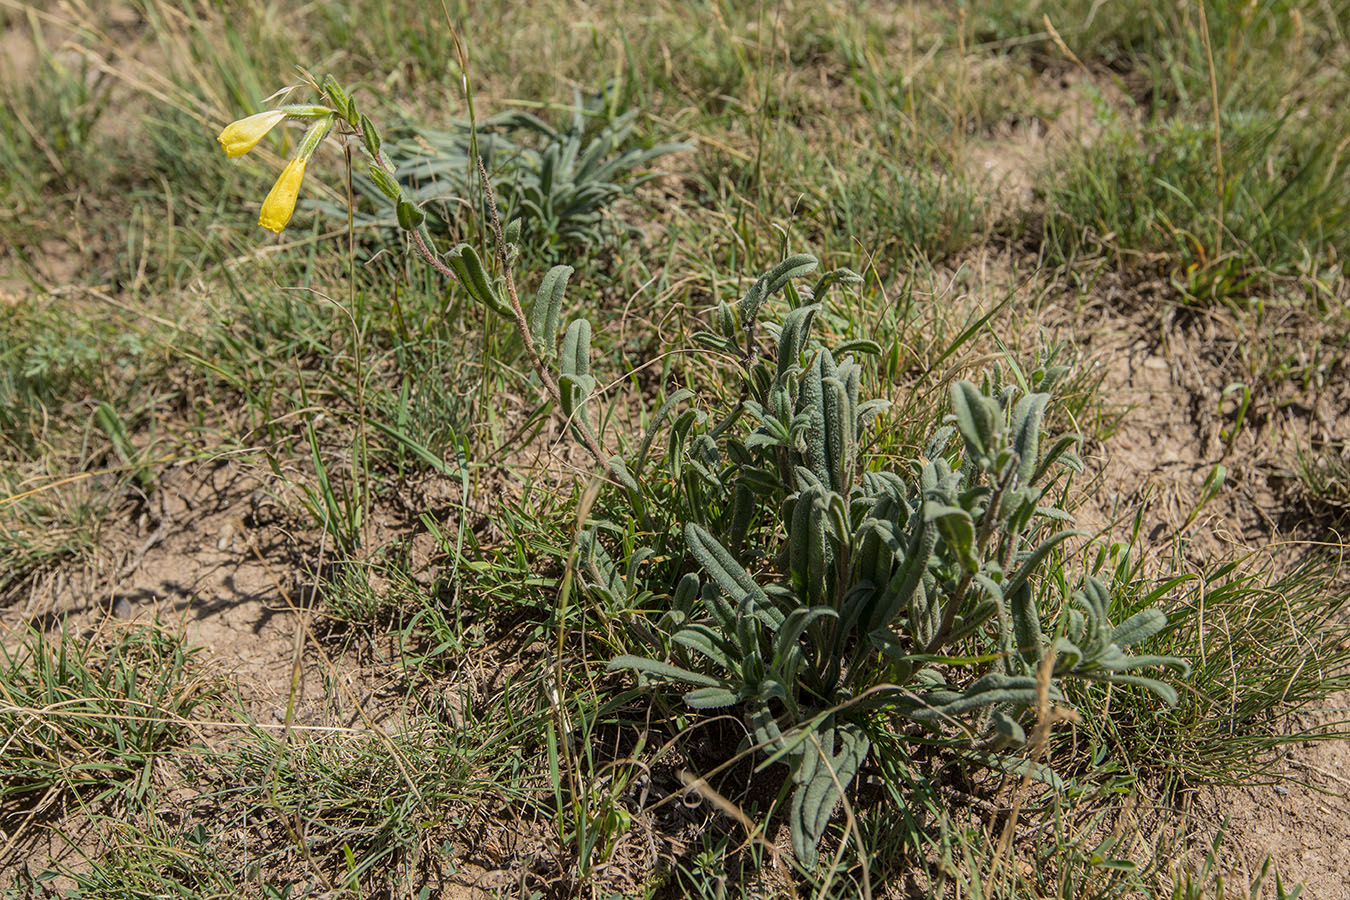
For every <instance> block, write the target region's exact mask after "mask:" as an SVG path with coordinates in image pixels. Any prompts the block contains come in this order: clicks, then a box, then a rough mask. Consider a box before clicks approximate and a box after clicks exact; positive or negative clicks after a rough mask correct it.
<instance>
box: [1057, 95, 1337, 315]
mask: <svg viewBox="0 0 1350 900" xmlns="http://www.w3.org/2000/svg"><path fill="white" fill-rule="evenodd" d="M1099 113H1100V114H1101V115H1102V117H1103V119H1104V120H1105V128H1104V130H1103V132H1102V134H1101V135H1100V137H1099V138H1098V139H1097V140H1096V141H1095V142H1094V143H1093V144H1092V145H1090V146H1088V147H1085V148H1079V149H1073V150H1070V151H1069V152H1068V153H1067V154H1066V155H1065V156H1064V157H1062V158H1060V159H1057V160H1055V162H1054V163H1053V164H1052V165H1051V166H1050V167H1048V168H1047V169H1046V170H1045V171H1044V172H1043V173H1042V174H1041V176H1040V179H1039V192H1040V195H1041V197H1042V198H1043V200H1044V202H1045V212H1044V219H1043V224H1042V231H1041V239H1042V242H1043V244H1044V247H1045V250H1046V252H1047V256H1048V258H1049V259H1050V260H1052V261H1054V262H1058V263H1073V262H1074V261H1075V260H1076V259H1078V258H1079V257H1081V256H1082V255H1085V254H1100V253H1105V254H1107V255H1109V256H1110V257H1112V258H1113V259H1114V260H1115V261H1116V263H1117V264H1118V265H1120V266H1121V267H1123V268H1137V267H1140V266H1142V267H1144V268H1145V269H1146V271H1156V270H1158V269H1161V270H1162V271H1163V272H1164V273H1166V274H1167V275H1168V276H1169V277H1170V278H1171V280H1172V283H1173V284H1174V285H1175V287H1176V288H1177V289H1178V290H1180V291H1181V292H1182V293H1183V295H1184V296H1187V297H1191V298H1194V299H1196V300H1198V301H1201V302H1214V301H1230V302H1245V301H1246V300H1247V299H1248V298H1251V297H1257V296H1260V295H1262V294H1263V293H1265V292H1266V291H1268V290H1269V289H1270V288H1271V287H1272V286H1274V285H1275V284H1276V283H1277V282H1285V283H1288V282H1289V281H1290V280H1293V279H1298V278H1299V277H1300V276H1315V275H1316V274H1317V273H1318V272H1319V271H1320V270H1325V269H1328V268H1334V267H1335V262H1336V260H1335V254H1336V248H1337V247H1339V246H1343V245H1344V242H1345V240H1346V239H1347V238H1350V196H1348V195H1347V194H1346V192H1345V191H1344V190H1342V187H1343V185H1344V184H1345V180H1346V176H1347V174H1350V172H1348V171H1347V167H1348V166H1350V158H1347V157H1345V156H1344V154H1342V153H1339V152H1338V150H1337V148H1336V147H1335V146H1334V143H1333V142H1332V141H1331V139H1329V138H1327V139H1307V140H1299V139H1297V136H1296V135H1294V134H1293V132H1294V130H1295V129H1294V127H1293V125H1292V124H1291V122H1290V120H1289V119H1288V118H1287V117H1278V116H1273V115H1270V114H1265V115H1232V116H1226V117H1225V118H1224V120H1223V123H1222V133H1223V137H1222V158H1223V165H1222V169H1220V168H1219V155H1218V152H1217V150H1216V144H1215V142H1214V134H1213V131H1212V129H1211V127H1210V126H1209V125H1208V124H1202V123H1195V122H1190V121H1187V120H1184V119H1179V118H1178V119H1166V120H1154V121H1152V122H1150V123H1147V124H1146V125H1144V126H1143V127H1142V128H1141V127H1136V126H1134V125H1132V124H1129V121H1128V119H1127V117H1125V116H1123V115H1122V114H1119V113H1117V112H1114V111H1112V110H1110V109H1108V108H1107V107H1106V106H1105V104H1099ZM1220 171H1222V172H1223V173H1224V177H1223V180H1222V181H1219V180H1218V179H1217V173H1218V172H1220Z"/></svg>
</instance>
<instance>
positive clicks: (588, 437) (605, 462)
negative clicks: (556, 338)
mask: <svg viewBox="0 0 1350 900" xmlns="http://www.w3.org/2000/svg"><path fill="white" fill-rule="evenodd" d="M474 161H475V162H476V163H477V164H478V178H479V180H480V181H481V182H482V184H483V193H484V196H485V199H486V200H487V208H488V214H489V216H490V217H491V224H492V235H493V238H494V239H495V240H496V244H497V260H498V262H500V263H501V267H502V274H503V275H504V276H505V281H506V297H507V301H508V302H509V303H510V304H511V315H512V316H514V317H515V320H516V330H517V331H519V332H520V337H521V341H522V342H523V343H524V345H525V355H526V356H528V357H529V358H530V364H531V365H533V366H534V369H535V371H536V372H537V373H538V374H539V380H540V381H542V382H543V383H544V387H545V389H546V390H547V391H548V393H549V396H550V397H552V399H553V402H554V403H556V404H558V406H559V407H561V406H562V389H561V388H560V387H559V386H558V382H557V379H555V378H554V377H553V373H552V372H551V371H550V370H549V367H548V365H547V364H546V363H545V362H544V358H543V357H542V356H541V355H540V353H539V348H538V347H537V346H535V343H534V335H533V333H532V332H531V331H530V323H529V321H528V320H527V319H526V318H525V308H524V307H523V306H521V305H520V294H519V292H517V290H516V279H515V276H513V275H512V274H511V261H510V259H509V258H508V256H507V252H506V235H505V233H504V232H503V231H502V219H501V214H500V213H499V212H498V211H497V196H496V194H494V193H493V191H492V180H491V179H490V178H489V177H488V172H487V167H486V166H485V165H483V158H482V157H481V156H476V157H475V158H474ZM576 432H577V434H578V436H580V438H581V443H582V445H583V446H584V447H585V448H586V450H587V451H589V452H590V454H591V456H593V457H595V461H596V462H597V463H599V464H600V466H601V468H603V469H605V470H606V471H609V470H612V468H613V466H612V465H611V463H610V461H609V455H608V454H606V453H605V448H604V447H602V446H600V442H599V440H597V439H596V437H595V435H594V434H592V433H591V431H590V429H589V428H585V427H582V428H577V429H576Z"/></svg>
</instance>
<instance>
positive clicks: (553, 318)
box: [530, 266, 574, 359]
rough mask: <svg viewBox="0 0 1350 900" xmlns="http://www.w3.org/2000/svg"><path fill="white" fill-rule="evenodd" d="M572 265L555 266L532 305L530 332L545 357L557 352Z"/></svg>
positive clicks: (542, 283)
mask: <svg viewBox="0 0 1350 900" xmlns="http://www.w3.org/2000/svg"><path fill="white" fill-rule="evenodd" d="M573 271H574V270H573V268H572V267H571V266H554V267H553V268H551V269H549V270H548V273H547V274H546V275H544V280H543V281H541V282H540V283H539V290H538V292H536V293H535V295H534V304H533V306H531V307H530V334H531V336H532V337H533V338H534V343H535V346H536V347H537V348H538V349H539V353H540V355H541V356H543V357H544V358H545V359H551V358H552V357H553V355H554V354H555V353H556V352H557V337H558V320H559V317H560V316H561V315H562V305H563V295H564V293H565V292H566V290H567V279H568V278H570V277H571V275H572V272H573Z"/></svg>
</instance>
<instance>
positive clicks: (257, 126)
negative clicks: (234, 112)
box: [216, 109, 286, 158]
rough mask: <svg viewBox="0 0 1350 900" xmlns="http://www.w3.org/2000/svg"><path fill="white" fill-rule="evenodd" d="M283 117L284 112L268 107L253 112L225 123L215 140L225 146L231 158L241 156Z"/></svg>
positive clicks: (284, 116) (226, 152)
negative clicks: (265, 109)
mask: <svg viewBox="0 0 1350 900" xmlns="http://www.w3.org/2000/svg"><path fill="white" fill-rule="evenodd" d="M284 118H286V113H285V111H284V110H280V109H269V110H267V111H266V112H260V113H254V114H253V115H251V116H248V117H246V118H243V119H240V120H239V121H237V122H231V123H230V124H228V125H226V126H225V130H224V131H222V132H221V133H220V135H219V137H217V138H216V140H218V141H220V146H222V147H224V148H225V155H226V156H229V157H231V158H233V157H235V156H243V155H244V154H245V153H247V152H248V151H250V150H252V149H253V148H254V147H256V146H257V144H258V141H260V140H262V139H263V135H265V134H267V132H269V131H271V130H272V129H273V128H275V127H276V126H277V125H278V124H279V123H280V122H281V120H282V119H284Z"/></svg>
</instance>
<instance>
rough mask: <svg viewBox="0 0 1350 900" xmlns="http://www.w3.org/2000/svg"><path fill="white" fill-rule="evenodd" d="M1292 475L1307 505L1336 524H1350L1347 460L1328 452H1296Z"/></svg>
mask: <svg viewBox="0 0 1350 900" xmlns="http://www.w3.org/2000/svg"><path fill="white" fill-rule="evenodd" d="M1295 474H1296V475H1297V476H1298V480H1299V484H1300V485H1301V487H1302V492H1303V496H1304V499H1305V501H1306V502H1307V503H1308V505H1309V506H1311V507H1312V508H1313V509H1315V510H1319V511H1321V512H1324V513H1325V514H1327V516H1328V517H1329V518H1330V519H1332V520H1333V521H1334V522H1336V523H1338V524H1339V523H1344V522H1347V521H1350V460H1347V459H1346V457H1345V456H1344V455H1341V454H1338V453H1336V452H1335V451H1334V450H1331V449H1328V450H1327V451H1325V452H1322V453H1312V452H1309V451H1304V450H1300V451H1299V454H1298V467H1297V469H1296V470H1295Z"/></svg>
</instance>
